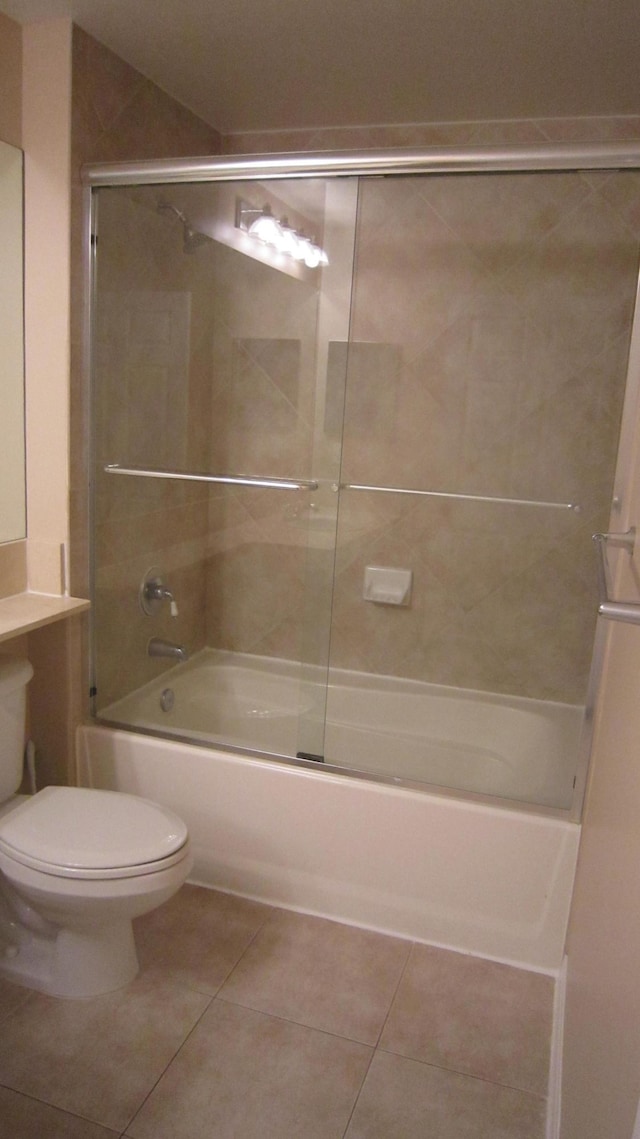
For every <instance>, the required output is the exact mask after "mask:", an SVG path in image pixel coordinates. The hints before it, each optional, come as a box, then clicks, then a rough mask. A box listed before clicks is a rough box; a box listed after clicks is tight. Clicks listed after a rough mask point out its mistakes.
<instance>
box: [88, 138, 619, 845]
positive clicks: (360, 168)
mask: <svg viewBox="0 0 640 1139" xmlns="http://www.w3.org/2000/svg"><path fill="white" fill-rule="evenodd" d="M625 170H629V171H632V170H638V171H640V143H633V142H629V143H589V144H576V143H543V144H534V145H529V144H526V145H521V144H514V145H509V146H476V147H439V148H433V147H431V148H424V149H422V148H420V149H414V148H411V149H409V148H407V149H403V148H394V149H385V150H365V151H319V152H303V153H275V154H262V155H240V156H234V157H219V156H212V157H199V158H177V159H158V160H141V161H130V162H115V163H92V164H88V165H86V166H84V167H83V168H82V183H83V186H84V210H83V263H84V281H85V288H84V322H83V340H84V351H83V363H84V371H85V375H86V377H87V390H89V391H90V390H91V382H90V377H91V374H92V370H93V369H92V335H91V332H92V310H93V306H94V300H95V298H94V295H93V282H94V280H95V277H94V256H95V242H94V239H93V233H94V225H93V217H94V212H93V210H94V206H93V202H94V199H93V193H92V191H93V190H95V189H101V188H107V187H112V188H113V187H124V186H134V185H146V186H149V185H164V184H170V183H174V184H175V183H185V182H190V183H195V182H235V181H243V182H246V181H265V180H282V179H287V178H290V179H298V178H318V177H325V178H339V177H360V176H362V177H366V176H374V177H376V176H377V177H380V176H383V177H384V176H394V175H395V176H399V175H410V174H490V173H494V174H495V173H502V174H515V173H527V172H528V173H559V172H565V173H570V172H574V173H579V172H580V171H610V172H612V173H613V172H621V171H625ZM639 416H640V274H639V279H638V285H637V291H636V299H635V309H634V316H633V321H632V328H631V337H630V345H629V360H628V367H627V378H626V384H625V395H624V404H623V411H622V418H621V428H620V436H619V443H618V455H617V463H616V472H615V478H614V492H613V500H612V507H611V518H612V519H615V521H611V522H610V525H611V526H612V527H613V528H614V529H615V530H616V531H621V530H626V529H628V528H629V526H630V525H631V522H632V520H631V519H630V518H629V517H628V512H627V511H628V508H627V494H626V491H627V489H628V477H629V472H630V470H631V464H632V460H633V455H632V439H633V435H634V431H635V427H636V422H637V420H638V417H639ZM353 489H366V488H364V487H363V488H359V487H354V488H353ZM380 489H383V490H391V489H396V490H397V489H398V488H380ZM423 493H424V492H423ZM451 497H455V498H458V497H460V498H476V497H477V498H479V499H480V500H482V499H483V497H484V496H475V495H453V496H451ZM491 501H495V500H493V499H492V500H491ZM508 501H513V500H508ZM540 505H554V506H560V505H564V506H566V507H567V508H569V509H571V508H572V507H573V504H571V503H566V504H560V503H553V504H550V503H549V504H540ZM90 531H91V528H90ZM90 560H91V579H92V592H93V582H94V581H95V575H94V566H93V553H92V552H91V553H90ZM595 575H596V566H595V559H594V577H595ZM630 608H631V609H633V604H632V605H631V606H630ZM598 614H599V615H600V616H605V617H606V616H607V614H606V612H603V610H602V607H600V608H599V609H598ZM636 618H637V620H636ZM614 619H616V618H614ZM617 619H620V618H617ZM627 619H629V620H633V623H638V624H640V603H638V606H637V610H636V613H635V615H634V616H633V617H630V618H627ZM607 633H608V623H605V622H604V621H598V622H597V624H596V631H595V637H594V645H593V655H592V661H591V670H590V675H589V682H588V687H587V693H586V704H585V714H584V723H583V730H582V735H581V741H580V746H579V754H578V758H577V764H576V777H575V782H574V794H573V800H572V804H571V807H570V808H569V809H568V810H565V809H562V808H550V807H540V806H536V805H535V804H531V803H526V802H519V801H516V800H513V801H512V800H508V801H507V800H504V801H502V800H500V802H504V805H505V806H508V807H509V808H510V809H512V810H524V811H526V812H528V813H539V814H543V815H547V816H548V815H551V816H557V817H559V818H563V819H566V820H568V821H570V822H576V823H579V822H580V821H581V818H582V809H583V803H584V796H585V792H586V787H587V777H588V770H589V761H590V756H591V750H592V744H593V729H594V713H595V706H596V699H597V695H598V691H599V686H600V679H601V674H602V668H603V663H604V655H605V649H606V644H607V640H608V637H607ZM91 658H93V635H92V651H91ZM92 671H93V669H92ZM112 726H113V725H112ZM136 730H139V729H136ZM151 734H154V733H151ZM185 742H192V741H189V740H185ZM229 750H231V751H242V752H243V753H244V754H246V749H239V748H234V747H232V746H230V747H229ZM251 754H255V755H258V756H259V755H260V754H261V753H258V752H255V753H254V752H251ZM267 758H271V759H273V758H276V757H274V756H272V755H271V756H268V757H267ZM277 758H278V759H282V761H284V762H289V763H292V764H295V765H297V766H300V765H302V766H312V767H316V765H315V764H310V763H309V762H308V761H306V760H300V759H294V758H292V757H284V756H283V757H277ZM326 770H327V772H328V773H329V772H331V773H334V772H335V773H337V774H346V775H348V776H349V777H350V778H355V779H366V780H369V781H374V782H382V783H396V784H397V782H398V780H397V779H396V778H394V777H392V776H382V775H374V774H368V773H364V772H359V771H348V770H345V769H344V768H339V767H334V766H333V765H331V764H327V765H326ZM402 783H403V785H405V786H408V787H417V788H419V789H421V790H425V789H428V790H429V791H433V792H434V793H436V794H444V795H447V796H453V797H457V798H463V799H465V798H466V799H472V800H474V801H477V802H485V803H487V804H490V805H495V804H496V802H497V800H496V798H495V797H493V796H490V795H482V794H477V793H473V792H464V791H459V790H456V789H451V788H444V787H431V785H428V786H427V785H425V784H423V783H415V782H413V781H411V780H402Z"/></svg>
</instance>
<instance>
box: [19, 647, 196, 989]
mask: <svg viewBox="0 0 640 1139" xmlns="http://www.w3.org/2000/svg"><path fill="white" fill-rule="evenodd" d="M32 675H33V669H32V667H31V665H30V664H29V662H28V661H25V660H14V659H11V658H6V659H2V658H0V976H3V977H6V978H7V979H8V980H13V981H16V982H17V983H18V984H21V985H26V986H27V987H29V988H32V989H39V990H40V991H41V992H44V993H50V994H52V995H54V996H61V997H90V996H96V995H97V994H99V993H106V992H110V991H111V990H112V989H118V988H120V987H121V986H122V985H126V984H127V983H128V982H129V981H131V980H132V979H133V977H135V975H136V973H137V972H138V959H137V956H136V949H135V943H134V939H133V930H132V927H131V920H132V918H134V917H138V916H139V915H140V914H144V913H148V911H149V910H153V909H155V908H156V906H159V905H161V903H162V902H164V901H166V900H167V899H168V898H170V897H171V896H172V894H174V893H175V892H176V890H178V889H179V888H180V886H181V885H182V883H183V882H184V881H185V879H186V877H187V875H188V873H189V871H190V870H191V867H192V865H193V859H192V856H191V852H190V847H189V836H188V833H187V828H186V826H185V824H184V823H183V822H182V820H181V819H179V818H178V816H177V815H174V814H173V812H172V811H169V810H167V809H166V808H164V807H161V806H160V805H159V804H157V803H152V802H150V801H149V800H148V799H141V798H138V797H137V796H136V795H125V794H124V793H121V792H119V791H94V790H89V789H86V788H81V787H47V788H45V789H44V790H43V791H39V792H38V793H37V794H35V795H33V796H22V795H16V794H15V792H16V791H17V788H18V787H19V786H20V782H21V779H22V754H23V745H24V724H25V708H26V686H27V684H28V682H29V680H30V679H31V677H32Z"/></svg>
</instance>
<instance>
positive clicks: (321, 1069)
mask: <svg viewBox="0 0 640 1139" xmlns="http://www.w3.org/2000/svg"><path fill="white" fill-rule="evenodd" d="M370 1056H371V1050H370V1049H369V1048H366V1047H365V1046H364V1045H362V1044H355V1043H353V1041H348V1040H339V1039H337V1038H336V1037H334V1036H330V1035H328V1034H326V1033H323V1032H317V1031H315V1030H313V1029H310V1028H304V1027H302V1026H301V1025H297V1024H290V1023H288V1022H287V1021H284V1020H279V1019H278V1018H276V1017H270V1016H265V1015H264V1014H263V1013H258V1012H253V1011H250V1010H248V1009H243V1008H238V1007H237V1006H236V1005H229V1004H225V1003H224V1002H222V1001H214V1003H213V1005H212V1006H211V1008H210V1009H209V1010H208V1012H207V1013H206V1015H205V1016H204V1017H203V1018H202V1020H201V1021H200V1024H199V1025H198V1027H197V1029H196V1030H195V1031H194V1032H193V1033H192V1035H191V1037H190V1038H189V1040H188V1041H187V1043H186V1045H185V1046H184V1048H183V1049H182V1050H181V1052H180V1054H179V1055H178V1056H177V1057H176V1059H175V1060H174V1062H173V1063H172V1064H171V1065H170V1066H169V1068H168V1070H167V1072H166V1073H165V1075H164V1076H163V1077H162V1079H161V1080H160V1082H159V1084H158V1086H157V1088H155V1089H154V1091H153V1093H152V1095H151V1096H150V1097H149V1099H148V1100H147V1102H146V1103H145V1105H144V1107H143V1108H142V1109H141V1111H140V1112H139V1114H138V1115H137V1116H136V1118H135V1120H134V1121H133V1123H132V1124H130V1126H129V1129H128V1131H127V1135H128V1136H131V1137H133V1139H211V1136H214V1135H215V1137H216V1139H240V1136H242V1139H284V1137H285V1136H286V1137H287V1139H293V1137H297V1136H300V1137H301V1139H302V1136H304V1139H341V1137H342V1135H343V1134H344V1130H345V1127H346V1125H347V1122H348V1119H349V1115H350V1112H351V1110H352V1107H353V1104H354V1102H355V1099H356V1096H357V1094H358V1091H359V1089H360V1086H361V1084H362V1081H363V1079H364V1076H365V1073H366V1070H367V1066H368V1064H369V1060H370Z"/></svg>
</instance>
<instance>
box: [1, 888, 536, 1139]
mask: <svg viewBox="0 0 640 1139" xmlns="http://www.w3.org/2000/svg"><path fill="white" fill-rule="evenodd" d="M136 936H137V940H138V946H139V955H140V962H141V970H140V974H139V976H138V977H137V978H136V980H135V981H133V982H132V984H131V985H129V986H128V987H127V988H126V989H123V990H120V991H119V992H117V993H111V994H108V995H106V996H103V997H96V998H93V999H91V1000H82V1001H64V1000H56V999H53V998H51V997H45V996H43V995H40V994H37V993H32V992H29V991H28V990H26V989H21V988H18V987H17V986H14V985H9V984H7V983H6V982H0V1022H1V1029H0V1139H32V1137H33V1139H115V1137H123V1136H126V1137H127V1139H343V1137H344V1139H543V1136H544V1117H545V1109H546V1100H545V1095H546V1084H547V1068H548V1060H549V1038H550V1031H551V1005H552V998H553V982H552V980H551V978H549V977H545V976H541V975H539V974H535V973H526V972H523V971H522V970H518V969H512V968H510V967H508V966H505V965H497V964H493V963H490V962H487V961H482V960H480V959H478V958H473V957H465V956H463V955H462V954H457V953H450V952H447V951H446V950H441V949H433V948H430V947H428V946H424V945H417V944H411V943H410V942H406V941H401V940H399V939H398V938H394V937H389V936H386V935H383V934H377V933H371V932H368V931H366V930H361V929H355V928H353V927H351V926H345V925H339V924H337V923H335V922H330V921H325V920H324V919H321V918H315V917H308V916H304V915H301V914H293V913H289V912H287V911H283V910H279V909H274V908H272V907H270V906H265V905H261V904H260V903H257V902H250V901H246V900H244V899H240V898H234V897H231V896H228V895H225V894H220V893H217V892H215V891H211V890H204V889H201V888H200V887H197V886H185V887H184V888H183V889H182V891H180V893H179V894H178V895H177V896H176V897H175V898H174V899H173V900H172V901H171V902H169V903H167V905H165V906H164V907H162V908H161V909H160V910H157V911H156V912H155V913H154V914H151V915H149V916H148V917H146V918H143V919H140V920H139V921H138V923H137V930H136Z"/></svg>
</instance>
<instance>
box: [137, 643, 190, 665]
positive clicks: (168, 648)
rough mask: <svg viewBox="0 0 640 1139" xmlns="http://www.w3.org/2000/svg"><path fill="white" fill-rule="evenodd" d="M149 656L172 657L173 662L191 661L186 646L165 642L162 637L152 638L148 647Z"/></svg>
mask: <svg viewBox="0 0 640 1139" xmlns="http://www.w3.org/2000/svg"><path fill="white" fill-rule="evenodd" d="M147 656H150V657H170V658H171V660H179V661H186V660H188V659H189V653H188V650H187V649H185V647H184V645H176V644H174V643H173V641H165V640H163V638H162V637H152V638H151V640H150V641H149V643H148V645H147Z"/></svg>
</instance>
